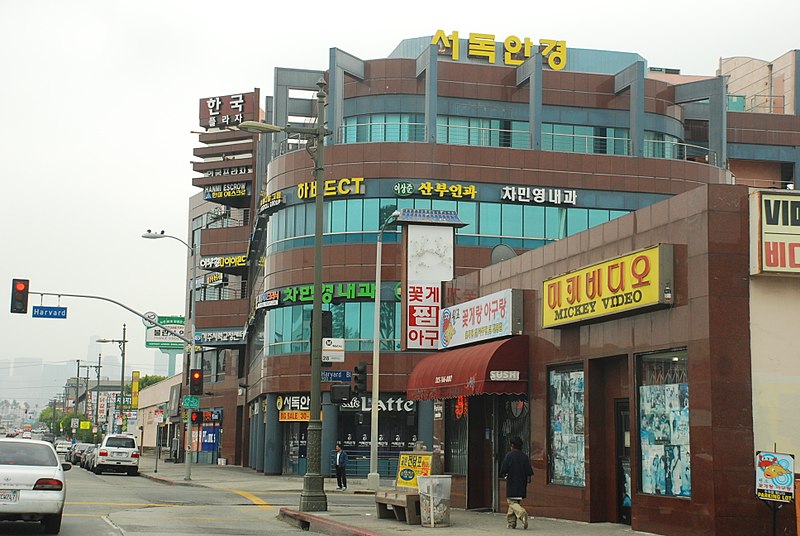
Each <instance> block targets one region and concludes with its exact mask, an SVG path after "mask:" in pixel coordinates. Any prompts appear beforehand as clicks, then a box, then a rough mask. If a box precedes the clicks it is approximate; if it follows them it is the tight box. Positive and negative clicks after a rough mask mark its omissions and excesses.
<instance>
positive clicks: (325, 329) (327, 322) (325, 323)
mask: <svg viewBox="0 0 800 536" xmlns="http://www.w3.org/2000/svg"><path fill="white" fill-rule="evenodd" d="M321 312H322V338H323V339H329V338H331V337H332V336H333V313H332V312H330V311H321ZM311 336H312V337H313V336H315V333H314V319H313V318H312V319H311ZM310 359H311V354H309V363H308V364H309V366H311V361H310ZM322 366H323V367H332V366H333V363H331V362H329V361H323V362H322Z"/></svg>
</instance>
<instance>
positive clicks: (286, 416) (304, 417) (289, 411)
mask: <svg viewBox="0 0 800 536" xmlns="http://www.w3.org/2000/svg"><path fill="white" fill-rule="evenodd" d="M310 403H311V398H310V397H309V396H308V395H286V396H284V395H278V398H277V399H276V401H275V406H276V407H277V408H278V420H279V421H308V420H310V418H311V407H310ZM321 417H322V415H321V414H320V418H321Z"/></svg>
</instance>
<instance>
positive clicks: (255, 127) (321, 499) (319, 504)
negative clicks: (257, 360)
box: [239, 78, 333, 512]
mask: <svg viewBox="0 0 800 536" xmlns="http://www.w3.org/2000/svg"><path fill="white" fill-rule="evenodd" d="M317 87H318V88H319V90H318V91H317V125H316V126H315V127H294V126H289V125H287V126H285V127H279V126H276V125H270V124H268V123H260V122H258V121H245V122H243V123H241V124H240V125H239V128H240V129H241V130H244V131H247V132H255V133H260V134H274V133H276V132H285V133H287V134H299V135H300V136H303V137H304V138H305V139H306V140H308V141H309V142H313V145H312V144H310V143H309V144H307V145H306V150H307V151H308V153H309V154H310V155H311V158H312V160H313V162H314V179H315V184H316V193H315V196H314V214H315V221H314V307H313V309H312V312H311V325H312V326H313V327H314V329H313V330H312V333H311V400H310V402H309V409H310V410H311V415H310V417H309V419H308V465H307V469H306V474H305V476H304V477H303V491H302V492H301V494H300V510H301V511H303V512H322V511H325V510H327V509H328V499H327V497H326V496H325V489H324V487H323V479H322V475H321V460H322V421H321V420H320V411H321V408H322V403H321V398H322V395H321V393H320V388H321V373H322V223H323V222H322V217H323V210H322V207H323V205H322V200H323V199H322V197H323V191H322V190H323V188H322V185H323V180H324V166H325V158H324V149H325V136H329V135H331V134H333V132H332V131H330V130H328V129H327V128H326V127H325V99H326V97H327V95H326V93H325V89H324V88H325V80H324V79H323V78H320V79H319V80H318V81H317Z"/></svg>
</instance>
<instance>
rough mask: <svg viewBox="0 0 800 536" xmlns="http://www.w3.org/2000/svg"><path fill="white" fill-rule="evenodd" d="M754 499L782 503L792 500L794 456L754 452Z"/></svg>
mask: <svg viewBox="0 0 800 536" xmlns="http://www.w3.org/2000/svg"><path fill="white" fill-rule="evenodd" d="M756 497H758V498H759V499H761V500H764V501H775V502H784V503H789V502H792V501H793V500H794V455H792V454H781V453H779V452H765V451H758V452H756Z"/></svg>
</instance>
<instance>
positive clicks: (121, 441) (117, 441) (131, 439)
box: [92, 434, 139, 476]
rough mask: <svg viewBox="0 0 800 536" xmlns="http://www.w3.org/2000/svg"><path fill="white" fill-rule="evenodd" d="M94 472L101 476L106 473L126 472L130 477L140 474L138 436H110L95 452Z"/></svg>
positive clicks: (104, 439)
mask: <svg viewBox="0 0 800 536" xmlns="http://www.w3.org/2000/svg"><path fill="white" fill-rule="evenodd" d="M93 461H94V465H93V467H92V471H93V472H94V474H96V475H99V474H100V473H102V472H104V471H114V472H126V473H128V475H130V476H136V475H138V474H139V446H138V445H137V443H136V436H134V435H129V434H109V435H107V436H105V437H104V438H103V442H102V443H100V446H99V447H97V449H95V451H94V460H93Z"/></svg>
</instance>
